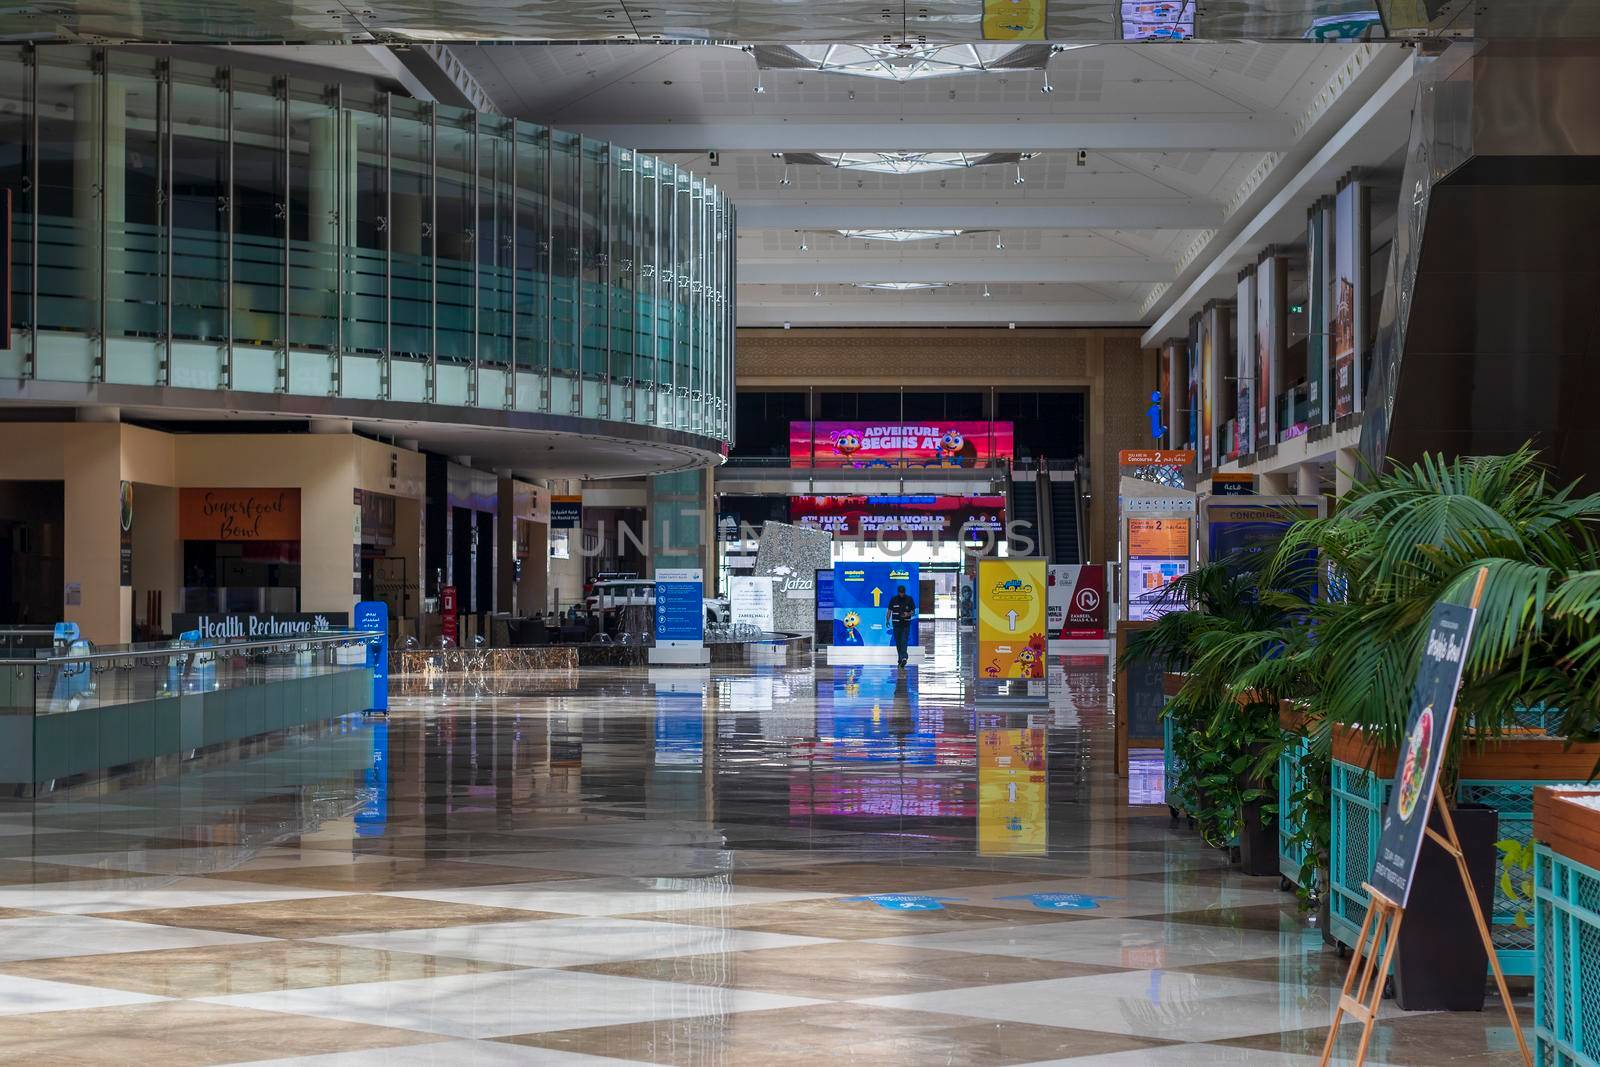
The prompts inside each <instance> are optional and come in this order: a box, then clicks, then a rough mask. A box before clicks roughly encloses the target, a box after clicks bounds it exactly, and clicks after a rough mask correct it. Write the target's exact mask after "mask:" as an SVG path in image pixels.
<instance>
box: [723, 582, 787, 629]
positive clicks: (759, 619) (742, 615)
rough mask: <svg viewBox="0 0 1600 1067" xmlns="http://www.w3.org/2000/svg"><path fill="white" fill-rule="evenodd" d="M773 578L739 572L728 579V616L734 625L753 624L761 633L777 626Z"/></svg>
mask: <svg viewBox="0 0 1600 1067" xmlns="http://www.w3.org/2000/svg"><path fill="white" fill-rule="evenodd" d="M776 581H777V580H776V579H775V578H770V577H760V576H755V575H748V574H740V575H735V576H733V577H731V578H729V579H728V617H729V618H730V619H731V620H732V621H733V623H734V624H735V625H739V624H743V625H745V626H754V627H755V628H756V629H758V630H760V631H761V632H762V633H773V632H775V631H776V630H777V628H778V623H777V619H776V617H775V615H776V613H775V603H776V597H775V596H774V592H775V590H774V586H775V584H776Z"/></svg>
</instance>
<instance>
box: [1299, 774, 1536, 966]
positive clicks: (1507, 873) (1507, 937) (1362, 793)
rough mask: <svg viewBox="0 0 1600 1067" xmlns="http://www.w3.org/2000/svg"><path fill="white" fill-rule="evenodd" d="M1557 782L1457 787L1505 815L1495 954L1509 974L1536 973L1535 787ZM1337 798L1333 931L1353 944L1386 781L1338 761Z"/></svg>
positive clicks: (1463, 797) (1462, 796) (1363, 911)
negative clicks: (1531, 883) (1529, 887)
mask: <svg viewBox="0 0 1600 1067" xmlns="http://www.w3.org/2000/svg"><path fill="white" fill-rule="evenodd" d="M1555 784H1558V783H1556V782H1550V781H1538V782H1535V781H1473V780H1463V781H1462V782H1461V783H1460V785H1459V787H1458V788H1457V790H1456V798H1457V800H1458V802H1460V803H1463V804H1484V805H1487V806H1488V807H1491V808H1494V809H1495V810H1496V811H1498V812H1499V813H1500V831H1499V846H1498V848H1497V850H1496V856H1495V891H1494V916H1493V920H1492V927H1493V935H1494V944H1495V955H1497V956H1498V957H1499V958H1500V967H1501V969H1502V970H1503V971H1505V973H1506V974H1513V975H1532V974H1533V973H1534V930H1533V903H1534V902H1533V898H1532V894H1530V893H1528V892H1527V891H1526V889H1525V886H1526V883H1527V880H1528V879H1529V878H1530V877H1531V876H1532V873H1533V791H1534V790H1535V789H1536V788H1537V787H1539V786H1541V785H1555ZM1332 798H1333V800H1332V821H1333V826H1332V832H1331V835H1330V840H1331V849H1330V852H1331V855H1330V857H1329V864H1328V866H1329V871H1328V881H1329V883H1330V890H1331V892H1330V895H1329V922H1328V930H1329V932H1330V933H1331V934H1332V935H1333V937H1334V939H1335V940H1337V941H1338V942H1339V943H1340V944H1342V945H1345V946H1346V947H1354V946H1355V943H1356V938H1357V937H1359V936H1360V933H1361V924H1362V922H1363V921H1364V920H1365V919H1366V916H1367V895H1366V893H1365V892H1363V891H1362V888H1361V886H1362V884H1363V883H1365V882H1368V881H1370V880H1371V879H1372V864H1373V857H1374V856H1375V855H1376V854H1377V849H1378V833H1379V829H1380V827H1381V824H1382V819H1383V808H1384V805H1385V804H1387V803H1388V801H1389V781H1388V780H1387V779H1380V778H1378V777H1377V776H1376V775H1373V774H1371V773H1369V772H1368V771H1367V770H1366V769H1365V768H1362V767H1357V766H1354V765H1352V764H1348V763H1341V762H1339V761H1337V760H1335V761H1334V763H1333V788H1332ZM1503 876H1504V877H1503ZM1507 884H1509V885H1510V886H1511V890H1512V892H1511V893H1510V894H1507V892H1506V889H1505V886H1506V885H1507Z"/></svg>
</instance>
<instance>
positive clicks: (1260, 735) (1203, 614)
mask: <svg viewBox="0 0 1600 1067" xmlns="http://www.w3.org/2000/svg"><path fill="white" fill-rule="evenodd" d="M1265 562H1266V561H1265V559H1264V558H1262V557H1259V556H1240V557H1230V558H1228V559H1224V560H1219V561H1214V562H1211V563H1208V564H1205V565H1202V566H1200V567H1197V568H1195V569H1194V570H1193V571H1191V572H1190V573H1189V574H1187V575H1184V576H1182V577H1180V578H1178V579H1177V580H1175V581H1174V582H1173V583H1172V584H1171V585H1169V586H1168V587H1167V588H1166V589H1165V590H1163V594H1162V600H1163V603H1165V604H1167V605H1171V606H1173V607H1174V609H1175V610H1170V611H1168V612H1166V613H1165V614H1163V615H1162V616H1161V617H1160V618H1158V619H1157V620H1156V621H1155V623H1154V624H1153V625H1152V626H1151V627H1150V628H1149V629H1147V630H1143V631H1140V632H1138V633H1136V634H1134V635H1132V636H1131V637H1130V638H1129V639H1128V648H1127V653H1126V656H1127V657H1128V658H1136V657H1137V658H1142V657H1149V658H1152V659H1155V660H1157V661H1160V662H1163V663H1166V664H1168V666H1169V669H1172V670H1177V671H1182V672H1183V673H1184V674H1185V681H1184V684H1183V686H1182V688H1181V689H1180V690H1179V692H1178V693H1177V694H1176V695H1174V696H1173V697H1172V698H1171V699H1170V700H1169V701H1168V702H1167V706H1166V708H1165V709H1164V712H1163V714H1165V715H1167V716H1169V717H1171V718H1172V719H1173V721H1174V724H1175V725H1176V726H1177V727H1178V729H1177V730H1176V731H1175V736H1174V740H1173V745H1174V755H1175V756H1176V757H1177V758H1178V760H1179V761H1180V762H1181V763H1182V765H1183V767H1184V768H1185V773H1186V775H1187V778H1188V780H1187V781H1186V782H1185V783H1182V786H1181V788H1183V789H1184V791H1185V792H1186V793H1187V797H1188V800H1189V807H1190V808H1192V810H1191V811H1190V814H1191V815H1192V816H1193V817H1194V819H1195V822H1196V824H1197V826H1198V828H1199V830H1200V833H1201V835H1202V836H1203V838H1204V839H1205V840H1206V841H1207V842H1208V843H1209V844H1212V845H1216V846H1219V847H1221V846H1225V845H1227V844H1228V842H1230V841H1233V840H1235V839H1237V838H1238V837H1239V834H1240V830H1241V827H1242V823H1243V817H1244V810H1245V807H1246V806H1247V805H1250V804H1254V803H1257V802H1258V801H1261V800H1263V799H1267V798H1269V795H1270V794H1269V790H1268V788H1267V780H1268V778H1269V776H1270V772H1268V771H1267V770H1266V768H1267V767H1269V766H1270V765H1272V764H1275V763H1276V760H1277V753H1278V748H1279V746H1280V745H1281V743H1282V735H1281V732H1280V730H1279V728H1278V695H1277V693H1276V692H1275V691H1272V690H1262V691H1254V690H1249V689H1243V688H1240V687H1239V686H1238V685H1237V684H1236V683H1237V681H1238V679H1239V677H1240V675H1241V673H1242V672H1243V670H1244V669H1245V667H1246V665H1247V664H1249V663H1253V662H1255V661H1257V660H1258V659H1259V658H1260V657H1261V656H1262V655H1268V656H1270V655H1273V654H1274V650H1275V649H1279V648H1281V647H1282V643H1283V640H1284V637H1285V631H1286V629H1287V618H1286V614H1285V612H1286V607H1289V606H1297V605H1298V604H1301V603H1303V601H1302V600H1299V599H1297V598H1294V597H1280V596H1278V595H1276V593H1275V592H1273V591H1270V590H1269V591H1266V592H1263V590H1262V586H1261V572H1262V567H1263V565H1264V563H1265ZM1175 785H1176V784H1175ZM1271 799H1272V800H1274V801H1275V800H1276V797H1271ZM1263 810H1264V811H1265V812H1266V813H1268V814H1272V813H1275V811H1276V805H1275V803H1274V804H1269V805H1264V806H1263Z"/></svg>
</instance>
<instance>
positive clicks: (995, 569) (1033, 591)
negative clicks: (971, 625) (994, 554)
mask: <svg viewBox="0 0 1600 1067" xmlns="http://www.w3.org/2000/svg"><path fill="white" fill-rule="evenodd" d="M977 584H978V674H977V676H978V678H979V679H984V678H1043V677H1044V661H1045V652H1046V645H1045V629H1046V628H1045V590H1046V586H1047V585H1048V584H1049V582H1048V580H1047V577H1046V572H1045V562H1044V560H1042V559H1017V560H1010V559H980V560H979V561H978V583H977Z"/></svg>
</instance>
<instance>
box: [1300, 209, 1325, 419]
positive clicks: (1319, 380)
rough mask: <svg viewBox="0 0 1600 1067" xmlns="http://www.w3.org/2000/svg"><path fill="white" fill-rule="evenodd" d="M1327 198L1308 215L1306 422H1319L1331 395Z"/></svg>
mask: <svg viewBox="0 0 1600 1067" xmlns="http://www.w3.org/2000/svg"><path fill="white" fill-rule="evenodd" d="M1327 204H1328V200H1327V198H1326V197H1324V198H1323V199H1322V200H1320V201H1318V202H1317V205H1316V207H1313V208H1312V209H1311V211H1310V214H1309V215H1308V216H1307V218H1306V425H1307V426H1308V427H1310V426H1320V425H1322V423H1323V421H1324V406H1325V402H1326V398H1327V395H1328V368H1327V356H1328V275H1329V274H1330V273H1331V271H1330V267H1329V263H1328V251H1329V249H1328V243H1329V242H1328V207H1327Z"/></svg>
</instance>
